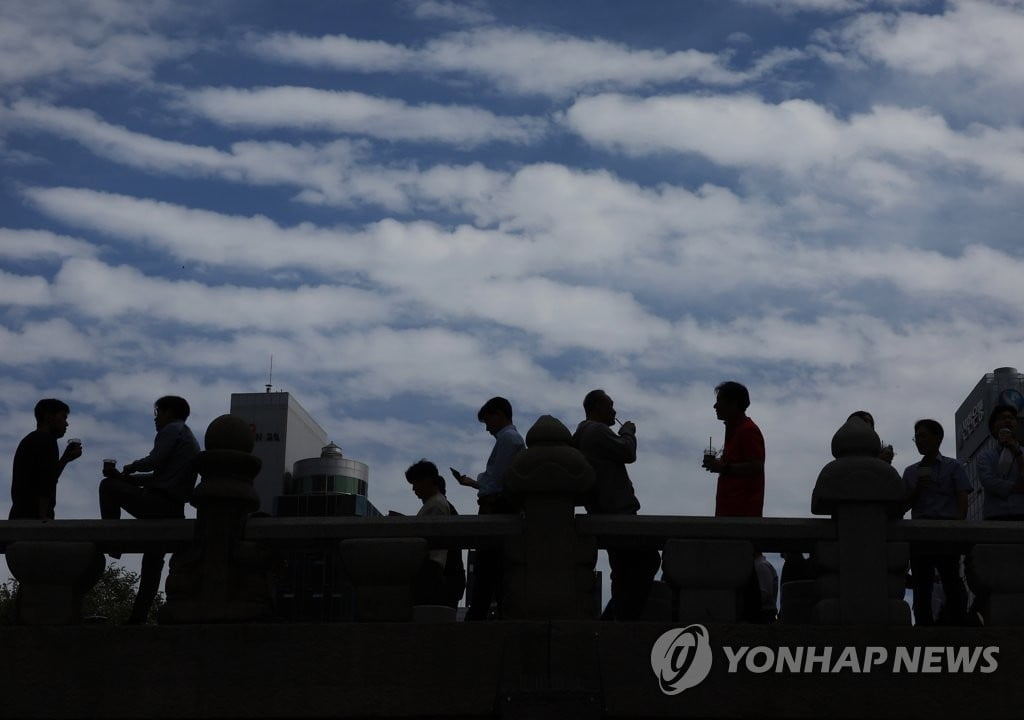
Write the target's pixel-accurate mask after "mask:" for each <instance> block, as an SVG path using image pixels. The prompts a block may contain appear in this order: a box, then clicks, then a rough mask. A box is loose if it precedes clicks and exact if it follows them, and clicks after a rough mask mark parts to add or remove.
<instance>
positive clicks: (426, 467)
mask: <svg viewBox="0 0 1024 720" xmlns="http://www.w3.org/2000/svg"><path fill="white" fill-rule="evenodd" d="M405 479H406V480H408V481H409V484H410V485H411V486H412V491H413V493H415V494H416V497H418V498H419V499H420V500H421V501H422V502H423V506H422V507H421V508H420V510H419V512H418V513H416V515H417V517H422V516H428V515H430V516H435V515H440V516H449V515H458V513H457V512H456V511H455V507H454V506H453V505H452V504H451V503H450V502H448V498H447V497H446V496H445V494H444V491H445V482H444V478H442V477H441V474H440V473H439V472H438V471H437V466H436V465H434V463H432V462H430V461H429V460H420V461H418V462H415V463H413V464H412V465H410V466H409V468H408V469H407V470H406V471H405ZM465 589H466V571H465V567H464V566H463V564H462V551H461V550H452V551H449V550H431V551H430V553H429V554H428V556H427V559H426V560H424V562H423V566H422V567H421V568H420V571H419V573H417V575H416V578H415V579H414V580H413V586H412V601H413V604H415V605H447V606H449V607H452V608H455V607H458V605H459V599H460V598H461V597H462V593H463V591H464V590H465Z"/></svg>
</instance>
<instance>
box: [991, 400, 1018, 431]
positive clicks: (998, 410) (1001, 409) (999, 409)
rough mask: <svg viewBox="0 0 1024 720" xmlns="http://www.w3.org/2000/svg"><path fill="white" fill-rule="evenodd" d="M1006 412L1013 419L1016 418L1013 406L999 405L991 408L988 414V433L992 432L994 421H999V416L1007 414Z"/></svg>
mask: <svg viewBox="0 0 1024 720" xmlns="http://www.w3.org/2000/svg"><path fill="white" fill-rule="evenodd" d="M1007 412H1008V413H1010V414H1011V415H1013V416H1014V417H1017V408H1015V407H1014V406H1013V405H1007V404H1006V403H1001V404H999V405H996V406H995V407H994V408H992V412H990V413H989V414H988V431H989V433H991V432H992V426H993V425H995V424H996V420H998V419H999V416H1000V415H1002V414H1003V413H1007Z"/></svg>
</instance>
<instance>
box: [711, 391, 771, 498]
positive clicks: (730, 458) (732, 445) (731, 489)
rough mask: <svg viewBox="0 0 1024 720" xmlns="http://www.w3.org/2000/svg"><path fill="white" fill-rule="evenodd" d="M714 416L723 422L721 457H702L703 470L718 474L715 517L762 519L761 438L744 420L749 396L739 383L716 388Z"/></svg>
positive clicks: (748, 404) (755, 427) (755, 428)
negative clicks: (723, 439)
mask: <svg viewBox="0 0 1024 720" xmlns="http://www.w3.org/2000/svg"><path fill="white" fill-rule="evenodd" d="M715 397H716V399H715V413H716V414H717V415H718V419H719V420H722V421H723V422H725V448H724V449H723V450H722V456H721V457H720V458H717V457H710V456H705V458H704V468H705V469H706V470H707V471H708V472H713V473H718V493H717V495H716V497H715V517H723V516H733V517H761V515H762V512H763V510H764V436H762V435H761V430H760V429H758V427H757V425H755V424H754V421H753V420H751V419H750V418H748V417H747V408H748V407H750V393H749V392H748V391H747V388H745V387H744V386H743V385H740V384H739V383H738V382H732V381H729V382H724V383H722V384H721V385H719V386H718V387H716V388H715Z"/></svg>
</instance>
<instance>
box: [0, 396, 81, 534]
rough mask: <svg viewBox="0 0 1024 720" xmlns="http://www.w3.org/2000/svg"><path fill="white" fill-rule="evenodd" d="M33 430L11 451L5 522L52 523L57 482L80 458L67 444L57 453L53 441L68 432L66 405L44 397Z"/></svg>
mask: <svg viewBox="0 0 1024 720" xmlns="http://www.w3.org/2000/svg"><path fill="white" fill-rule="evenodd" d="M34 412H35V417H36V429H35V430H33V431H32V432H30V433H29V434H28V435H26V436H25V437H24V438H22V440H21V442H20V443H18V449H17V450H15V452H14V466H13V468H12V471H11V511H10V513H9V514H8V516H7V517H8V519H9V520H52V519H53V518H54V510H55V508H56V505H57V480H58V479H59V478H60V475H61V473H62V472H64V468H65V467H67V464H68V463H70V462H72V461H74V460H77V459H78V458H79V457H81V456H82V446H81V445H79V444H78V443H70V444H68V446H67V447H65V448H64V452H63V453H61V452H60V450H59V449H58V448H57V440H58V439H60V438H62V437H64V433H66V432H67V429H68V413H70V412H71V408H69V407H68V405H67V403H65V402H63V401H61V400H57V399H55V398H45V399H43V400H40V401H39V402H37V403H36V407H35V411H34Z"/></svg>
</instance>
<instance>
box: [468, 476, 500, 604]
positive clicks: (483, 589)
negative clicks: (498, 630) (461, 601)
mask: <svg viewBox="0 0 1024 720" xmlns="http://www.w3.org/2000/svg"><path fill="white" fill-rule="evenodd" d="M478 502H479V504H480V514H481V515H501V514H505V513H508V512H511V508H510V507H509V506H508V504H507V503H506V502H505V501H504V500H503V499H502V497H501V495H484V496H483V497H481V498H480V499H479V501H478ZM504 575H505V554H504V550H502V549H501V548H497V549H487V550H477V551H476V552H475V553H474V561H473V587H472V590H471V591H470V594H469V598H468V600H469V609H468V610H466V620H486V619H487V615H488V613H490V610H491V602H492V601H494V600H497V601H498V611H499V614H500V612H501V581H502V578H503V577H504Z"/></svg>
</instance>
